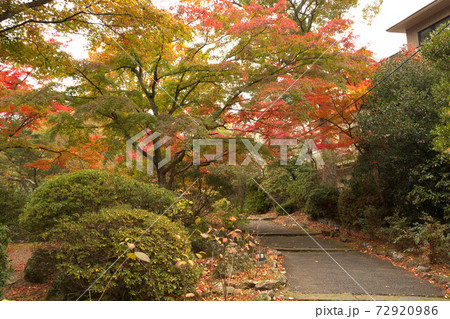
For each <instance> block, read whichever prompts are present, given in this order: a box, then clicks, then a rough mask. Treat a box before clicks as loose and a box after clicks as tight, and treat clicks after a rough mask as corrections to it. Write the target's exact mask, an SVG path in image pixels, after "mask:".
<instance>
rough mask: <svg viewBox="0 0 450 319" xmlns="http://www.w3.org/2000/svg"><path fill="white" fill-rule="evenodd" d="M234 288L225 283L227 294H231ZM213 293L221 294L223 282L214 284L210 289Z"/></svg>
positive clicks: (222, 292)
mask: <svg viewBox="0 0 450 319" xmlns="http://www.w3.org/2000/svg"><path fill="white" fill-rule="evenodd" d="M234 290H235V289H234V288H233V287H231V286H228V285H227V295H231V294H233V293H234ZM211 291H212V293H213V294H216V295H223V294H224V293H225V291H224V289H223V284H222V283H221V282H219V283H218V284H215V285H214V286H213V287H212V289H211Z"/></svg>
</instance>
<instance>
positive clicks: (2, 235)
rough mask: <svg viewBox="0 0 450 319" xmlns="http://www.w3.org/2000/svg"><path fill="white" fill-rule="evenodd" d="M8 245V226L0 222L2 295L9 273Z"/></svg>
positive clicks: (0, 291)
mask: <svg viewBox="0 0 450 319" xmlns="http://www.w3.org/2000/svg"><path fill="white" fill-rule="evenodd" d="M7 245H8V237H7V234H6V227H5V226H3V225H2V224H0V297H3V287H4V286H5V283H6V279H8V275H9V266H8V256H7V255H6V251H5V250H6V246H7Z"/></svg>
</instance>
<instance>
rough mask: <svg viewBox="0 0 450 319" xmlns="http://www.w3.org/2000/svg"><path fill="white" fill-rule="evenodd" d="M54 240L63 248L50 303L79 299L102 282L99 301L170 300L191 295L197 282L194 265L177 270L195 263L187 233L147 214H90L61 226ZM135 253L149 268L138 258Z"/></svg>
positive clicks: (118, 210)
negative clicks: (145, 258) (142, 255)
mask: <svg viewBox="0 0 450 319" xmlns="http://www.w3.org/2000/svg"><path fill="white" fill-rule="evenodd" d="M147 229H148V231H147V232H145V230H147ZM144 232H145V233H144ZM51 239H52V240H53V241H55V242H56V243H58V245H60V252H59V257H60V264H59V265H58V275H57V276H56V278H55V281H54V282H53V283H52V287H51V289H50V291H49V294H48V296H47V299H48V300H74V299H77V298H78V297H79V296H80V295H81V294H82V293H83V292H84V291H85V290H86V289H87V288H88V287H89V285H90V284H93V283H94V282H95V281H96V280H97V279H98V278H100V279H98V281H97V282H95V284H94V286H93V287H92V288H91V289H90V298H92V299H95V300H98V299H99V298H100V297H102V300H167V299H171V298H180V297H182V296H183V294H184V293H185V292H192V291H193V289H194V287H195V284H196V282H197V280H198V277H199V271H198V269H197V267H196V266H195V264H193V265H194V266H191V265H190V264H189V263H186V264H185V268H181V269H180V268H177V267H176V264H177V262H178V261H180V260H181V261H188V260H193V259H194V257H193V256H192V253H191V252H190V249H191V247H190V243H189V241H188V237H187V233H186V230H185V229H184V227H183V226H182V225H181V224H179V223H175V222H172V221H170V220H169V219H168V218H167V217H165V216H162V217H161V216H159V215H156V214H154V213H150V212H148V211H145V210H140V209H132V208H131V207H129V206H121V207H115V208H108V209H102V210H101V211H100V212H94V213H87V214H85V215H83V216H82V217H81V218H80V219H79V220H78V221H77V222H63V223H60V224H58V226H56V228H55V229H54V231H53V232H52V237H51ZM137 239H139V240H138V241H137V242H136V247H135V248H133V249H130V250H129V251H128V252H127V254H125V255H124V256H123V257H122V258H120V259H119V260H118V261H117V262H116V263H115V264H114V265H113V266H112V267H111V268H109V269H108V267H110V266H111V265H112V264H113V262H114V261H115V260H116V259H117V258H118V257H119V256H121V255H122V254H123V253H124V252H125V251H126V249H127V247H128V246H127V245H128V244H131V243H133V242H134V241H135V240H137ZM137 252H141V253H145V254H146V255H147V256H148V257H149V262H145V261H142V260H140V259H138V258H136V253H137ZM191 263H192V262H191ZM105 271H106V273H104V272H105ZM103 273H104V274H103ZM102 274H103V276H101V275H102ZM100 276H101V277H100ZM102 294H103V296H102ZM83 299H89V294H88V293H87V294H86V295H84V296H83Z"/></svg>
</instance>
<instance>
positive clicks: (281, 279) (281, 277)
mask: <svg viewBox="0 0 450 319" xmlns="http://www.w3.org/2000/svg"><path fill="white" fill-rule="evenodd" d="M275 280H277V281H279V282H280V283H281V285H282V286H284V285H286V284H287V278H286V276H284V275H282V274H280V273H277V275H276V276H275Z"/></svg>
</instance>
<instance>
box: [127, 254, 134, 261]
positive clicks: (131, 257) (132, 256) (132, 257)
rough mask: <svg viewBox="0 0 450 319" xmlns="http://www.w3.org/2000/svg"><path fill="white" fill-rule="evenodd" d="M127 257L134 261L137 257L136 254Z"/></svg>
mask: <svg viewBox="0 0 450 319" xmlns="http://www.w3.org/2000/svg"><path fill="white" fill-rule="evenodd" d="M127 257H128V258H130V259H133V260H136V255H135V254H134V253H128V254H127Z"/></svg>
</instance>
